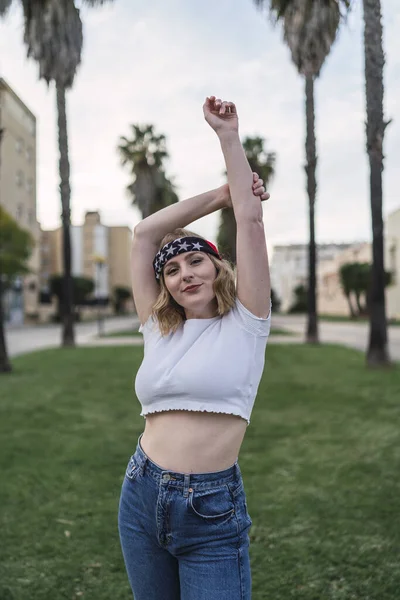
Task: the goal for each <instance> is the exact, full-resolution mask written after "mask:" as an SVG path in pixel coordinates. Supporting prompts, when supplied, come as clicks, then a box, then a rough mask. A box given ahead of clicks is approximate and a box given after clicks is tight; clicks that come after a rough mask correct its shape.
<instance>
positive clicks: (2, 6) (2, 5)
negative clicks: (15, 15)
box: [0, 0, 13, 17]
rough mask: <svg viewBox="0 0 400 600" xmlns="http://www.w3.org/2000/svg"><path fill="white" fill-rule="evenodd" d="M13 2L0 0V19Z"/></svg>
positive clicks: (11, 0)
mask: <svg viewBox="0 0 400 600" xmlns="http://www.w3.org/2000/svg"><path fill="white" fill-rule="evenodd" d="M12 3H13V0H0V17H4V16H5V15H6V14H7V12H8V9H9V8H10V6H11V4H12Z"/></svg>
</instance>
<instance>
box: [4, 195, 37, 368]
mask: <svg viewBox="0 0 400 600" xmlns="http://www.w3.org/2000/svg"><path fill="white" fill-rule="evenodd" d="M33 247H34V240H33V238H32V236H31V235H30V233H29V232H28V231H25V230H24V229H21V228H20V227H19V226H18V223H17V222H16V221H15V220H14V219H13V218H12V217H11V216H10V215H9V214H8V213H7V212H6V211H5V210H4V208H2V206H0V373H6V372H10V371H11V370H12V367H11V363H10V361H9V358H8V354H7V347H6V339H5V335H4V309H3V295H4V291H5V289H6V288H8V287H9V286H10V283H11V282H12V280H13V278H14V277H15V276H16V275H22V274H24V273H29V269H28V266H27V261H28V259H29V257H30V255H31V253H32V250H33Z"/></svg>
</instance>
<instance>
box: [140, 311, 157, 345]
mask: <svg viewBox="0 0 400 600" xmlns="http://www.w3.org/2000/svg"><path fill="white" fill-rule="evenodd" d="M139 333H141V334H142V335H143V339H144V341H145V342H146V340H148V339H149V337H150V336H151V335H152V334H156V333H160V330H159V327H158V322H157V320H156V319H154V317H153V315H152V314H150V316H149V318H148V319H147V321H146V322H145V323H143V325H140V327H139Z"/></svg>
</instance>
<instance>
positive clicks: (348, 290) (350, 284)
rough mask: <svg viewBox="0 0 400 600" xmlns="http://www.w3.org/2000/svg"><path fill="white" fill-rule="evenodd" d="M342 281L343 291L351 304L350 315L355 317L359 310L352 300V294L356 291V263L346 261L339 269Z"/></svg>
mask: <svg viewBox="0 0 400 600" xmlns="http://www.w3.org/2000/svg"><path fill="white" fill-rule="evenodd" d="M339 276H340V283H341V285H342V289H343V293H344V295H345V296H346V300H347V303H348V305H349V310H350V316H351V318H355V317H356V316H357V311H356V309H355V308H354V306H353V303H352V301H351V294H352V292H353V291H354V281H355V275H354V263H346V264H344V265H342V266H341V267H340V269H339Z"/></svg>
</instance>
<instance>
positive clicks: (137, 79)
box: [0, 0, 400, 246]
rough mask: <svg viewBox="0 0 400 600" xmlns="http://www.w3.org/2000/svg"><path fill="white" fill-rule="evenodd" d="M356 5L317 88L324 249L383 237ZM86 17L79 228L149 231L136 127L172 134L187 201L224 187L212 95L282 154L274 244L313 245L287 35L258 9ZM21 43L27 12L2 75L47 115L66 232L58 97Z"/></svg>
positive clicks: (13, 15)
mask: <svg viewBox="0 0 400 600" xmlns="http://www.w3.org/2000/svg"><path fill="white" fill-rule="evenodd" d="M354 4H355V6H354V10H353V13H352V15H351V17H350V19H349V22H348V24H347V25H345V26H343V27H342V30H341V32H340V35H339V38H338V39H337V41H336V43H335V45H334V47H333V49H332V52H331V54H330V55H329V56H328V58H327V61H326V64H325V67H324V68H323V71H322V74H321V77H320V79H319V81H317V83H316V134H317V150H318V156H319V163H318V171H317V180H318V197H317V212H316V226H317V228H316V233H317V241H318V242H320V243H322V242H350V241H361V240H369V239H370V238H371V234H370V229H371V227H370V210H369V189H368V178H369V169H368V162H367V155H366V152H365V130H364V121H365V106H364V104H365V100H364V64H363V52H362V50H363V29H362V14H361V0H358V1H356V2H355V3H354ZM382 5H383V9H384V11H385V14H384V48H385V52H386V57H387V63H386V67H385V85H386V90H385V111H386V116H387V117H391V118H393V123H392V124H391V125H390V126H389V127H388V128H387V130H386V137H385V145H384V151H385V155H386V159H385V170H384V214H385V216H386V215H387V214H388V213H390V212H392V211H394V210H396V209H398V208H400V195H399V191H398V190H399V185H398V175H397V186H396V166H397V167H398V163H399V154H400V133H399V121H400V118H399V117H400V115H399V113H400V107H399V103H400V38H399V33H398V32H399V30H400V5H399V2H398V0H385V1H383V2H382ZM81 16H82V20H83V23H84V50H83V60H82V64H81V66H80V68H79V72H78V75H77V77H76V80H75V85H74V88H73V90H72V91H71V92H69V93H68V96H67V103H68V107H67V113H68V126H69V145H70V159H71V184H72V198H71V206H72V221H73V223H74V224H76V225H79V224H81V223H82V221H83V216H84V212H85V211H87V210H99V211H100V213H101V217H102V221H103V223H104V224H106V225H129V226H130V227H133V226H134V225H135V224H136V223H137V222H138V220H139V214H138V212H137V211H136V210H135V209H133V208H132V207H131V206H130V200H129V198H128V196H127V195H126V192H125V187H126V185H127V184H128V183H129V174H128V172H127V171H124V169H123V168H122V167H121V165H120V163H119V157H118V154H117V152H116V147H117V144H118V140H119V136H120V135H129V130H130V128H129V125H130V124H131V123H135V124H145V123H152V124H154V126H155V129H156V132H158V133H164V134H165V135H166V137H167V145H168V150H169V153H170V157H171V158H170V160H169V161H168V164H167V174H168V176H170V177H172V178H173V180H174V181H175V183H176V185H177V188H178V193H179V197H180V199H184V198H187V197H190V196H193V195H195V194H198V193H201V192H203V191H206V190H207V189H212V188H214V187H216V186H218V185H220V184H222V183H223V176H222V172H223V169H224V162H223V157H222V153H221V150H220V147H219V143H218V139H217V137H216V135H215V133H214V132H213V131H212V130H211V129H210V128H209V126H208V125H207V124H206V122H205V121H204V119H203V114H202V104H203V102H204V98H205V97H206V96H207V95H212V94H214V95H216V96H219V97H221V98H223V99H227V100H232V101H234V102H235V103H236V105H237V108H238V113H239V119H240V134H241V136H242V138H243V137H244V136H246V135H261V136H263V137H264V138H265V139H266V140H267V145H266V147H267V149H269V150H273V151H275V152H276V154H277V165H276V166H277V168H276V177H275V178H274V180H273V182H272V184H271V186H270V189H269V191H270V193H271V198H270V200H269V201H268V203H267V205H266V206H265V207H264V222H265V229H266V233H267V237H268V240H269V246H270V245H273V244H279V243H299V242H300V243H301V242H306V241H307V239H308V225H307V196H306V191H305V190H306V188H305V174H304V169H303V165H304V162H305V156H304V130H305V120H304V85H303V81H302V79H301V78H300V77H299V76H298V75H297V72H296V70H295V68H294V66H293V64H292V63H291V60H290V54H289V51H288V49H287V48H286V46H285V45H284V43H283V42H282V34H281V29H280V27H279V26H278V27H276V28H273V27H272V26H271V25H270V23H269V22H268V20H267V18H266V16H265V15H263V14H262V13H260V12H259V11H257V10H256V9H255V7H254V3H253V2H252V0H241V1H240V2H239V0H235V1H232V0H220V1H219V2H215V0H202V2H188V0H168V1H165V0H148V1H147V2H143V0H141V1H139V0H115V2H114V4H113V5H106V6H104V7H102V8H98V9H88V8H86V9H83V10H82V11H81ZM22 39H23V21H22V16H21V14H20V12H19V10H18V8H17V7H15V8H14V9H13V10H12V11H11V12H10V13H9V15H8V17H7V19H6V20H5V21H4V22H3V23H2V24H1V25H0V74H1V76H2V77H4V78H5V79H6V81H7V82H8V84H9V85H10V86H11V87H12V88H13V89H14V90H15V91H16V93H17V94H18V95H19V96H20V97H21V99H22V100H23V101H24V102H25V103H26V104H27V106H28V107H29V108H30V110H32V112H33V113H34V114H35V115H36V117H37V135H38V146H37V150H38V155H37V157H38V163H37V166H38V188H37V205H38V220H39V222H40V223H41V225H42V227H43V228H44V229H50V228H54V227H57V226H58V225H59V224H60V198H59V193H58V147H57V130H56V118H57V117H56V110H55V106H56V102H55V93H54V89H53V88H52V87H50V88H49V89H48V88H47V86H46V84H45V83H44V82H43V81H39V80H38V78H37V75H38V69H37V66H36V64H35V63H34V62H33V61H31V60H29V61H28V60H27V59H26V58H25V48H24V46H23V41H22ZM217 226H218V215H217V214H214V215H210V216H208V217H205V218H204V219H202V220H200V221H198V222H197V223H196V224H195V226H193V229H194V230H195V231H198V233H200V234H202V235H205V236H207V237H209V238H210V239H212V240H214V241H215V239H216V234H217Z"/></svg>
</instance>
